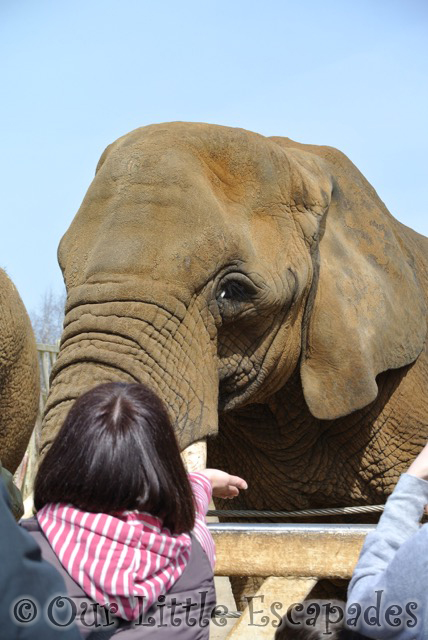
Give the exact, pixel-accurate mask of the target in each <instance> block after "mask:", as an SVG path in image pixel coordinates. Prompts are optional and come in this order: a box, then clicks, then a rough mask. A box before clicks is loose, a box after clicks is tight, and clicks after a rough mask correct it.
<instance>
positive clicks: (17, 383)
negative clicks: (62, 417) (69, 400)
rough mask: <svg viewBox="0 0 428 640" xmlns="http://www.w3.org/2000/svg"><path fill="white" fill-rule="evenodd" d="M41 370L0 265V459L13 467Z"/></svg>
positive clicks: (24, 441) (33, 414)
mask: <svg viewBox="0 0 428 640" xmlns="http://www.w3.org/2000/svg"><path fill="white" fill-rule="evenodd" d="M39 394H40V374H39V364H38V356H37V349H36V342H35V339H34V334H33V329H32V328H31V323H30V319H29V317H28V315H27V312H26V310H25V307H24V305H23V303H22V300H21V298H20V296H19V293H18V292H17V290H16V288H15V286H14V284H13V283H12V282H11V280H10V279H9V277H8V276H7V275H6V273H5V272H4V271H3V270H2V269H0V461H1V463H2V465H3V467H4V468H6V469H7V470H8V471H10V472H11V473H14V472H15V471H16V468H17V467H18V465H19V463H20V462H21V459H22V457H23V455H24V453H25V449H26V448H27V445H28V441H29V439H30V436H31V432H32V430H33V427H34V424H35V422H36V418H37V412H38V408H39Z"/></svg>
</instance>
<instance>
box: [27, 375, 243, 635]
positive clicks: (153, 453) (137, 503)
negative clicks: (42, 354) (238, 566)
mask: <svg viewBox="0 0 428 640" xmlns="http://www.w3.org/2000/svg"><path fill="white" fill-rule="evenodd" d="M246 487H247V485H246V482H245V481H244V480H243V479H242V478H239V477H237V476H232V475H230V474H228V473H225V472H223V471H219V470H216V469H204V470H202V471H201V472H198V473H190V474H187V473H186V471H185V468H184V465H183V462H182V459H181V456H180V452H179V449H178V445H177V441H176V439H175V434H174V431H173V428H172V425H171V422H170V420H169V417H168V413H167V411H166V409H165V407H164V405H163V403H162V402H161V400H160V399H159V398H158V397H157V396H156V394H154V393H153V392H152V391H151V390H150V389H149V388H148V387H146V386H145V385H141V384H125V383H108V384H103V385H99V386H98V387H95V388H94V389H91V390H90V391H88V392H87V393H85V394H83V395H82V396H80V397H79V398H78V399H77V400H76V402H75V403H74V405H73V406H72V408H71V409H70V412H69V414H68V416H67V418H66V420H65V422H64V424H63V426H62V428H61V430H60V431H59V433H58V436H57V438H56V439H55V441H54V443H53V444H52V446H51V448H50V450H49V451H48V452H47V454H46V457H45V458H44V460H43V461H42V463H41V465H40V468H39V471H38V474H37V477H36V482H35V491H34V504H35V507H36V509H37V517H36V518H35V519H32V520H30V521H23V522H22V526H24V527H26V528H27V530H28V531H29V532H30V533H31V535H33V536H34V538H35V539H36V540H37V542H38V543H39V544H40V546H41V547H42V552H43V554H44V556H45V558H46V559H47V560H48V561H49V562H51V563H52V564H53V565H54V566H55V567H56V568H57V569H58V571H60V572H61V573H62V575H63V577H64V580H65V582H66V587H67V597H68V599H66V600H65V605H66V606H67V608H68V609H69V616H70V617H69V619H70V620H72V619H75V620H76V622H77V623H78V626H79V630H80V631H81V633H82V635H84V636H86V635H87V634H88V633H90V634H91V635H90V637H91V638H92V634H95V633H104V634H107V635H105V637H110V636H111V635H115V633H119V632H120V638H121V640H125V639H127V638H128V637H129V638H133V639H135V640H136V639H137V638H152V637H154V638H156V640H162V639H164V638H165V639H166V638H168V639H170V638H177V640H178V639H179V638H180V639H183V640H196V639H201V640H202V639H205V638H208V637H209V621H210V617H211V612H212V610H213V608H214V607H215V590H214V579H213V566H214V561H215V550H214V542H213V540H212V537H211V535H210V533H209V530H208V528H207V526H206V523H205V514H206V511H207V509H208V504H209V501H210V499H211V495H212V494H213V495H216V496H219V497H223V498H231V497H234V496H236V495H238V493H239V490H240V489H246ZM103 637H104V636H103Z"/></svg>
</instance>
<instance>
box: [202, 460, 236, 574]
mask: <svg viewBox="0 0 428 640" xmlns="http://www.w3.org/2000/svg"><path fill="white" fill-rule="evenodd" d="M189 480H190V484H191V487H192V491H193V495H194V496H195V503H196V509H195V528H194V530H193V533H194V534H195V536H196V538H197V539H198V541H199V543H200V544H201V546H202V548H203V550H204V551H205V553H206V554H207V556H208V558H209V560H210V562H211V566H212V567H213V568H214V565H215V545H214V540H213V538H212V535H211V533H210V531H209V529H208V527H207V524H206V521H205V516H206V513H207V511H208V506H209V503H210V501H211V496H217V497H219V498H234V497H235V496H237V495H238V494H239V490H240V489H246V488H247V483H246V482H245V480H243V479H242V478H239V477H238V476H231V475H230V474H228V473H226V472H225V471H219V470H218V469H203V471H199V472H192V473H189Z"/></svg>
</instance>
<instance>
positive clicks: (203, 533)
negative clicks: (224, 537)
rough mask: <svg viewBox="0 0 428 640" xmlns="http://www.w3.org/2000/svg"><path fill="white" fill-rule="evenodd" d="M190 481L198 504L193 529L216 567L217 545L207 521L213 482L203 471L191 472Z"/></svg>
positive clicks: (212, 564)
mask: <svg viewBox="0 0 428 640" xmlns="http://www.w3.org/2000/svg"><path fill="white" fill-rule="evenodd" d="M189 481H190V485H191V487H192V491H193V495H194V498H195V504H196V510H195V511H196V513H195V528H194V529H193V533H194V534H195V536H196V538H197V540H198V541H199V543H200V545H201V547H202V549H203V550H204V551H205V553H206V554H207V556H208V559H209V561H210V563H211V566H212V568H213V569H214V565H215V545H214V540H213V538H212V535H211V533H210V531H209V529H208V527H207V523H206V521H205V516H206V513H207V511H208V506H209V504H210V501H211V496H212V487H211V482H210V481H209V480H208V478H207V477H206V476H204V475H203V474H202V473H189Z"/></svg>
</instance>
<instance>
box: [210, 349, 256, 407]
mask: <svg viewBox="0 0 428 640" xmlns="http://www.w3.org/2000/svg"><path fill="white" fill-rule="evenodd" d="M257 378H258V371H257V370H256V369H255V367H254V364H253V362H252V361H251V360H250V359H249V358H246V359H245V360H244V361H243V362H241V365H240V367H239V368H238V369H234V370H231V366H230V364H229V363H228V364H223V365H222V366H221V367H220V369H219V401H218V409H219V411H221V412H223V411H230V410H232V409H235V408H237V407H238V406H242V405H243V404H245V402H246V401H248V398H249V396H252V395H253V392H254V387H255V385H256V383H257ZM257 386H258V384H257Z"/></svg>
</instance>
